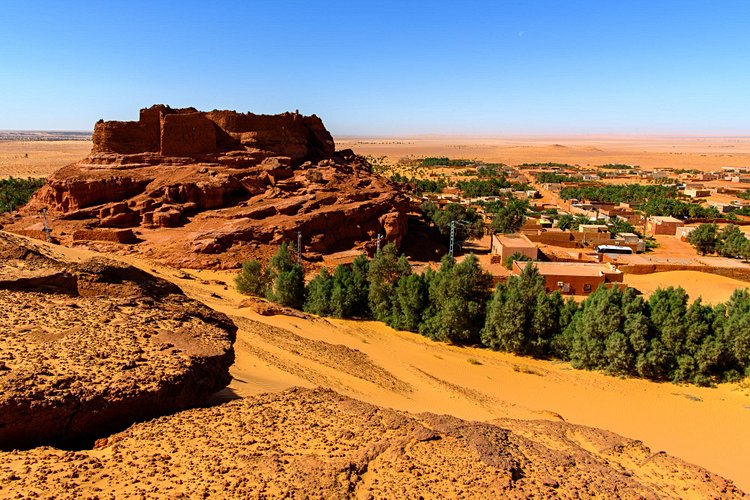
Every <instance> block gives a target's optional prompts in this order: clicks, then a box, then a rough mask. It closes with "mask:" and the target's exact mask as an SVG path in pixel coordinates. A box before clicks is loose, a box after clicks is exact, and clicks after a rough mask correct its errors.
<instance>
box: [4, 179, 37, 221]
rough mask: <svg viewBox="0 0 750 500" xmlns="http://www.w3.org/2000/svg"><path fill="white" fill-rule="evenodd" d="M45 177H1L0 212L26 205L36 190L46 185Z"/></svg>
mask: <svg viewBox="0 0 750 500" xmlns="http://www.w3.org/2000/svg"><path fill="white" fill-rule="evenodd" d="M44 182H45V181H44V179H35V178H33V177H29V178H27V179H20V178H16V177H9V178H7V179H0V213H4V212H11V211H13V210H15V209H16V208H18V207H20V206H22V205H25V204H26V203H28V201H29V200H30V199H31V196H32V195H33V194H34V192H35V191H36V190H37V189H39V188H40V187H42V186H44Z"/></svg>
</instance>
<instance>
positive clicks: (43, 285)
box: [0, 232, 236, 497]
mask: <svg viewBox="0 0 750 500" xmlns="http://www.w3.org/2000/svg"><path fill="white" fill-rule="evenodd" d="M235 332H236V327H235V326H234V324H233V323H232V322H231V321H230V320H229V319H228V318H227V317H226V316H224V315H223V314H220V313H217V312H215V311H213V310H211V309H209V308H208V307H206V306H204V305H202V304H200V303H199V302H196V301H194V300H191V299H189V298H187V297H186V296H185V295H184V294H183V293H182V291H181V290H180V289H179V288H178V287H176V286H175V285H173V284H171V283H169V282H167V281H165V280H162V279H160V278H156V277H154V276H152V275H149V274H147V273H145V272H143V271H141V270H139V269H136V268H134V267H131V266H128V265H125V264H121V263H118V262H114V261H110V260H107V259H98V258H97V259H90V260H77V259H75V258H73V257H70V258H69V257H67V256H66V255H65V254H63V253H60V252H59V251H57V250H52V249H51V248H50V247H47V246H44V245H36V244H34V243H30V242H29V240H26V239H22V238H19V237H17V236H14V235H10V234H8V233H3V232H0V449H6V450H7V449H13V448H31V447H33V446H37V445H42V444H53V445H62V446H69V447H79V446H85V445H87V444H91V443H93V440H95V439H97V438H101V437H103V436H106V435H109V434H110V433H111V432H114V431H119V430H122V429H124V428H125V427H126V426H128V425H130V424H132V423H133V422H137V421H142V420H146V419H149V418H152V417H155V416H157V415H163V414H166V413H171V412H174V411H177V410H180V409H184V408H188V407H193V406H196V405H200V404H202V403H203V402H204V401H205V399H206V397H207V396H208V395H210V394H211V393H213V392H215V391H218V390H220V389H222V388H223V387H225V386H226V385H227V384H228V383H229V381H230V375H229V367H230V366H231V365H232V363H233V362H234V351H233V347H232V345H233V342H234V339H235ZM2 496H5V495H4V494H3V493H2V492H0V497H2Z"/></svg>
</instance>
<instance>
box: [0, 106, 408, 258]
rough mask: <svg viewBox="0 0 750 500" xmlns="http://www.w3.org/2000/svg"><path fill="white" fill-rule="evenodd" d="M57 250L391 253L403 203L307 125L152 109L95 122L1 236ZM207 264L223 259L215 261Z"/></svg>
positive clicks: (208, 254) (181, 254) (287, 118)
mask: <svg viewBox="0 0 750 500" xmlns="http://www.w3.org/2000/svg"><path fill="white" fill-rule="evenodd" d="M44 208H47V209H48V218H49V225H50V227H51V236H52V237H53V238H55V239H57V240H59V241H60V242H61V243H63V244H72V243H78V242H91V241H98V242H108V243H109V244H119V243H133V242H140V244H139V245H136V246H135V247H134V248H137V249H138V250H139V251H140V252H142V253H144V254H146V255H149V256H151V257H154V258H157V259H162V260H164V261H167V262H170V263H172V264H176V265H182V266H188V267H205V266H221V267H234V266H237V265H239V263H240V262H241V261H242V260H243V259H244V258H246V257H247V256H248V255H252V254H253V252H256V253H257V250H258V247H262V246H263V245H276V244H279V243H280V242H281V241H284V240H292V241H296V240H297V237H298V232H299V233H301V236H302V239H303V243H304V245H305V249H306V251H308V252H311V253H318V254H323V253H332V252H337V251H343V250H351V249H360V250H365V249H369V248H370V247H371V246H372V245H373V242H374V241H375V239H376V238H377V235H378V234H382V235H383V236H384V237H385V238H386V239H387V240H388V241H393V242H395V243H397V244H398V243H400V241H401V239H402V237H403V236H404V234H405V232H406V229H407V218H406V212H407V210H408V202H407V200H406V198H405V197H403V196H402V195H401V194H399V193H398V192H397V191H396V190H395V189H394V188H393V186H392V184H391V183H390V182H389V181H388V180H387V179H384V178H382V177H380V176H377V175H374V174H373V173H372V172H371V168H370V165H369V164H368V163H367V161H366V160H365V159H363V158H361V157H359V156H356V155H355V154H354V153H353V152H352V151H351V150H344V151H339V152H336V151H335V145H334V141H333V138H332V137H331V134H330V133H329V132H328V131H327V130H326V128H325V126H324V125H323V122H322V120H321V119H320V118H318V117H317V116H315V115H312V116H303V115H300V114H299V113H283V114H280V115H256V114H252V113H237V112H235V111H210V112H200V111H197V110H196V109H194V108H185V109H173V108H170V107H168V106H164V105H155V106H152V107H150V108H146V109H142V110H141V112H140V119H139V120H138V121H133V122H120V121H99V122H98V123H97V124H96V126H95V128H94V133H93V147H92V150H91V154H90V155H89V156H88V157H87V158H85V159H83V160H81V161H79V162H77V163H74V164H72V165H68V166H66V167H63V168H62V169H60V170H58V171H57V172H55V173H54V174H53V175H51V176H50V177H49V178H48V179H47V184H46V185H45V186H44V187H43V188H42V189H41V190H40V191H39V192H37V194H36V195H35V196H34V198H33V199H32V200H31V202H30V203H29V204H28V205H27V207H25V209H23V210H22V211H21V214H20V215H16V216H15V217H13V218H11V217H6V218H5V219H4V220H3V221H2V225H3V226H5V229H6V230H10V231H14V232H17V233H20V234H25V235H28V236H34V237H45V236H46V235H45V234H44V232H43V231H42V230H43V228H44V226H43V224H44V223H43V221H42V216H41V215H40V211H41V210H42V209H44ZM216 254H221V258H220V259H219V258H217V256H216Z"/></svg>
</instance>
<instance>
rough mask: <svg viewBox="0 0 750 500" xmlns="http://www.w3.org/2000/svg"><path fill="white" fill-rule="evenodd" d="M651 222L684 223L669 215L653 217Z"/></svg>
mask: <svg viewBox="0 0 750 500" xmlns="http://www.w3.org/2000/svg"><path fill="white" fill-rule="evenodd" d="M651 220H653V221H654V222H682V221H681V220H680V219H675V218H674V217H670V216H668V215H652V216H651Z"/></svg>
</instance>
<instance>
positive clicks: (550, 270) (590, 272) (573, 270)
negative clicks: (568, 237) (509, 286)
mask: <svg viewBox="0 0 750 500" xmlns="http://www.w3.org/2000/svg"><path fill="white" fill-rule="evenodd" d="M527 264H532V265H534V266H536V268H537V269H538V270H539V274H541V275H542V276H546V275H554V276H603V275H604V274H622V271H620V270H618V269H617V268H616V267H615V266H613V265H611V264H599V263H587V262H522V261H515V262H513V266H514V268H516V269H517V270H519V271H521V270H523V269H524V267H526V265H527Z"/></svg>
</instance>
